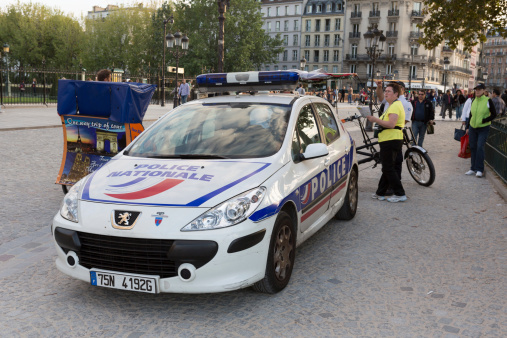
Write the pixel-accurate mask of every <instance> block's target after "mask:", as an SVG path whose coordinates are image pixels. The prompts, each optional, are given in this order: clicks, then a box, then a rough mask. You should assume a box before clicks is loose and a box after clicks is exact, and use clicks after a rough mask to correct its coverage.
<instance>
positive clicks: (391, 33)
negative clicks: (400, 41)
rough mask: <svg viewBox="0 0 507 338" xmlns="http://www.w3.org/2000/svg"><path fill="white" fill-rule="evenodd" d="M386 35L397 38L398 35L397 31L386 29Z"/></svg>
mask: <svg viewBox="0 0 507 338" xmlns="http://www.w3.org/2000/svg"><path fill="white" fill-rule="evenodd" d="M386 37H388V38H397V37H398V31H387V32H386Z"/></svg>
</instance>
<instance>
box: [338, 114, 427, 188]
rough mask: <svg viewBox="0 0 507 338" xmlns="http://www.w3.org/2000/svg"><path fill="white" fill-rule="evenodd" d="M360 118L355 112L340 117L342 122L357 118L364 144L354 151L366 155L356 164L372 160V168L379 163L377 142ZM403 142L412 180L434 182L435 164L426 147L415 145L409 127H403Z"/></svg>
mask: <svg viewBox="0 0 507 338" xmlns="http://www.w3.org/2000/svg"><path fill="white" fill-rule="evenodd" d="M361 119H364V117H363V116H361V115H358V114H356V115H353V116H349V117H347V118H345V119H342V122H344V123H345V122H351V121H354V120H357V122H358V123H359V127H360V129H361V133H362V135H363V140H364V145H362V146H359V147H356V153H357V154H359V155H363V156H366V157H365V158H363V159H360V160H359V161H358V164H363V163H368V162H371V161H374V162H375V164H374V165H373V168H375V167H376V166H377V165H378V164H379V163H380V152H379V151H378V150H377V149H376V148H375V146H376V145H378V144H379V143H378V141H373V140H372V138H370V136H369V135H368V134H367V133H366V130H365V127H364V122H362V121H361ZM403 144H404V145H405V146H406V147H407V150H406V151H405V154H404V156H403V158H404V159H405V162H406V164H407V169H408V172H409V173H410V176H412V178H413V179H414V181H416V182H417V183H418V184H420V185H422V186H425V187H429V186H430V185H432V184H433V182H435V176H436V174H435V166H434V165H433V162H432V161H431V158H430V156H429V155H428V152H427V151H426V149H424V148H423V147H420V146H417V145H415V137H414V133H413V132H412V128H410V127H405V128H404V129H403ZM363 149H367V150H368V151H364V150H363Z"/></svg>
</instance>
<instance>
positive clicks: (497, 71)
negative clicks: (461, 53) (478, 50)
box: [479, 34, 507, 91]
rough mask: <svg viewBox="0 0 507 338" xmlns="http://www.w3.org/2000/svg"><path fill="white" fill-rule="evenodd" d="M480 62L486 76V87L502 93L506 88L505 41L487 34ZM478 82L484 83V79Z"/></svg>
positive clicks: (506, 48)
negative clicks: (500, 90) (499, 90)
mask: <svg viewBox="0 0 507 338" xmlns="http://www.w3.org/2000/svg"><path fill="white" fill-rule="evenodd" d="M482 62H483V66H484V72H483V73H486V74H488V75H487V79H486V81H485V83H486V86H488V87H491V88H498V89H502V91H503V89H504V88H507V39H504V38H502V37H500V36H499V35H498V34H495V35H491V34H488V35H487V41H486V43H484V45H483V54H482ZM479 81H484V78H482V79H479Z"/></svg>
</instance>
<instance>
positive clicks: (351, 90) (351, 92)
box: [347, 86, 354, 104]
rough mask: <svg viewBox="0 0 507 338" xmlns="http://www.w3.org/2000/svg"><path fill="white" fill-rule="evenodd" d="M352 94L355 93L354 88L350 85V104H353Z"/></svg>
mask: <svg viewBox="0 0 507 338" xmlns="http://www.w3.org/2000/svg"><path fill="white" fill-rule="evenodd" d="M352 94H354V90H353V89H352V86H349V95H348V97H347V99H348V101H349V104H352Z"/></svg>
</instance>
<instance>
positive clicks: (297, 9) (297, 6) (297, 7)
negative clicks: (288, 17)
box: [296, 5, 301, 14]
mask: <svg viewBox="0 0 507 338" xmlns="http://www.w3.org/2000/svg"><path fill="white" fill-rule="evenodd" d="M296 14H301V13H299V5H296Z"/></svg>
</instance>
